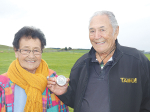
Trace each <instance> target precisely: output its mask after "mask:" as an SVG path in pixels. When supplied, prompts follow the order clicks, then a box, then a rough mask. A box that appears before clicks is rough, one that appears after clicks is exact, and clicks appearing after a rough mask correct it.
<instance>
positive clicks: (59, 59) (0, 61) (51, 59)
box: [0, 50, 150, 112]
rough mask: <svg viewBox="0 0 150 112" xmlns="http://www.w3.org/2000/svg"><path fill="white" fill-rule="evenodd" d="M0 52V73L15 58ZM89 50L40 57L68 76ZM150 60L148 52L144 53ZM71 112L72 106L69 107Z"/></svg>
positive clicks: (48, 54)
mask: <svg viewBox="0 0 150 112" xmlns="http://www.w3.org/2000/svg"><path fill="white" fill-rule="evenodd" d="M5 51H6V52H3V53H0V74H2V73H5V72H7V70H8V67H9V65H10V63H11V62H12V61H13V60H15V59H16V58H15V54H14V52H13V51H12V52H7V50H5ZM88 51H89V50H71V51H67V52H44V53H43V54H42V58H43V59H44V60H45V61H46V62H47V64H48V66H49V68H50V69H52V70H54V71H56V73H57V74H58V75H64V76H66V77H69V74H70V71H71V68H72V67H73V65H74V63H75V62H76V61H77V59H78V58H79V57H81V56H82V55H83V54H84V53H86V52H88ZM146 57H148V59H149V60H150V54H146ZM69 111H70V112H73V109H72V108H69Z"/></svg>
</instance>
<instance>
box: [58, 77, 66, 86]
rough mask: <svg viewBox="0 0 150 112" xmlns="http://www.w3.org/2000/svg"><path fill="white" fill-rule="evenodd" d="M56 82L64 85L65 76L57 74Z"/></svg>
mask: <svg viewBox="0 0 150 112" xmlns="http://www.w3.org/2000/svg"><path fill="white" fill-rule="evenodd" d="M57 84H58V85H59V86H64V85H65V84H66V77H65V76H63V75H59V76H58V77H57Z"/></svg>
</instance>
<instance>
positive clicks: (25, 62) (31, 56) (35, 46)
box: [15, 37, 42, 73]
mask: <svg viewBox="0 0 150 112" xmlns="http://www.w3.org/2000/svg"><path fill="white" fill-rule="evenodd" d="M30 50H32V51H31V52H30ZM15 56H16V58H18V60H19V63H20V65H21V67H22V68H24V69H25V70H27V71H28V72H30V73H35V71H36V69H37V68H38V66H39V65H40V63H41V57H42V52H41V41H40V40H39V39H38V38H36V39H32V38H28V37H22V38H21V39H20V41H19V50H18V51H15Z"/></svg>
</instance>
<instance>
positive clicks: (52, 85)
mask: <svg viewBox="0 0 150 112" xmlns="http://www.w3.org/2000/svg"><path fill="white" fill-rule="evenodd" d="M66 80H67V82H66V84H65V85H64V86H59V85H58V84H57V81H56V77H50V78H48V80H47V87H48V88H49V89H50V91H51V92H53V93H54V94H56V95H62V94H64V93H66V92H67V88H68V83H69V81H70V79H69V78H66Z"/></svg>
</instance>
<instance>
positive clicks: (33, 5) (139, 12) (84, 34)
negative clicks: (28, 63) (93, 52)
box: [0, 0, 150, 51]
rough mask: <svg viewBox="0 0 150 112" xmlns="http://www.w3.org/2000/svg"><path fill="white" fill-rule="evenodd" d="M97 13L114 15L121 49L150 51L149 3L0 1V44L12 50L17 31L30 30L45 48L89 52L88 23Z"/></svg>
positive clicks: (117, 0)
mask: <svg viewBox="0 0 150 112" xmlns="http://www.w3.org/2000/svg"><path fill="white" fill-rule="evenodd" d="M101 10H108V11H112V12H113V13H114V14H115V16H116V19H117V21H118V24H119V27H120V31H119V35H118V41H119V43H120V44H121V45H124V46H129V47H135V48H137V49H139V50H145V51H150V0H124V1H122V0H0V32H1V35H0V36H1V37H0V44H2V45H8V46H12V41H13V38H14V34H15V33H16V32H17V31H18V30H19V29H20V28H22V27H23V26H34V27H37V28H40V29H41V30H42V31H43V33H44V34H45V37H46V39H47V46H46V47H55V48H58V47H61V48H64V47H72V48H87V49H89V48H91V43H90V41H89V37H88V25H89V19H90V17H91V16H92V15H93V14H94V12H96V11H101Z"/></svg>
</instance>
